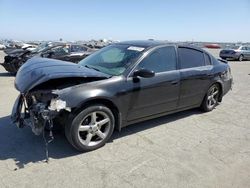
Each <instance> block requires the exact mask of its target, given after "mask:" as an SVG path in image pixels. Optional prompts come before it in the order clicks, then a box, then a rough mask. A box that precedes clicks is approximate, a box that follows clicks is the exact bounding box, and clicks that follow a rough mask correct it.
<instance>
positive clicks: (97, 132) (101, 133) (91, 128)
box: [78, 111, 111, 146]
mask: <svg viewBox="0 0 250 188" xmlns="http://www.w3.org/2000/svg"><path fill="white" fill-rule="evenodd" d="M110 124H111V120H110V118H109V116H108V114H106V113H105V112H103V111H94V112H91V113H90V114H88V115H87V116H85V117H84V118H83V120H82V122H81V123H80V125H79V128H78V137H79V140H80V142H81V143H82V144H83V145H85V146H96V145H97V144H99V143H101V142H102V141H103V140H104V139H105V138H106V137H107V136H108V133H109V131H110V128H111V125H110Z"/></svg>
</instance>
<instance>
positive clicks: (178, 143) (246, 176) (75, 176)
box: [0, 50, 250, 188]
mask: <svg viewBox="0 0 250 188" xmlns="http://www.w3.org/2000/svg"><path fill="white" fill-rule="evenodd" d="M211 52H212V53H213V54H215V55H218V51H216V50H213V51H211ZM0 56H1V57H0V58H1V60H0V61H2V60H3V56H4V54H3V53H2V52H0ZM230 65H231V68H232V73H233V76H234V86H233V90H232V91H231V92H230V93H229V94H227V95H226V96H225V97H224V98H223V102H222V104H221V105H219V106H218V107H217V108H216V109H215V110H214V111H212V112H210V113H201V112H200V111H199V110H189V111H185V112H181V113H177V114H174V115H170V116H166V117H162V118H158V119H155V120H151V121H147V122H144V123H140V124H136V125H132V126H129V127H127V128H124V129H123V130H122V132H121V133H117V132H116V133H115V134H114V136H113V137H112V140H111V141H110V142H109V143H108V144H106V146H105V147H103V148H101V149H99V150H96V151H93V152H89V153H78V152H76V151H75V150H74V149H73V148H72V147H71V146H70V145H69V144H68V143H67V141H66V139H65V138H64V136H63V134H59V133H58V134H56V135H55V140H54V142H53V143H51V145H50V163H49V164H47V163H44V161H43V160H44V157H45V153H44V142H43V139H42V137H37V136H35V135H33V133H32V132H31V130H30V129H29V128H28V127H27V128H24V129H18V128H16V127H15V126H14V125H12V124H11V123H10V116H9V115H10V113H11V109H12V105H13V103H14V100H15V98H16V97H17V94H18V93H17V91H16V90H15V88H14V86H13V82H14V77H13V76H11V75H9V74H8V73H6V72H5V71H4V69H3V68H2V67H1V68H0V88H1V89H0V187H20V188H21V187H32V188H33V187H140V188H141V187H154V188H155V187H198V188H200V187H211V188H215V187H242V188H243V187H250V62H249V61H244V62H242V63H239V62H233V61H231V62H230Z"/></svg>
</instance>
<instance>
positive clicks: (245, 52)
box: [220, 46, 250, 61]
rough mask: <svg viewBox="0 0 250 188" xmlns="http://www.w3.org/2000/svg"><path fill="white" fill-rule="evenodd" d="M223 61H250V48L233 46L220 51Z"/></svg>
mask: <svg viewBox="0 0 250 188" xmlns="http://www.w3.org/2000/svg"><path fill="white" fill-rule="evenodd" d="M220 57H221V58H222V59H225V60H226V59H235V60H239V61H243V60H248V59H250V46H233V47H231V48H230V49H224V50H221V51H220Z"/></svg>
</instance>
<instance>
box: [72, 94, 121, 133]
mask: <svg viewBox="0 0 250 188" xmlns="http://www.w3.org/2000/svg"><path fill="white" fill-rule="evenodd" d="M96 104H102V105H105V106H107V107H108V108H109V109H110V110H111V111H112V113H113V115H114V118H115V129H116V130H118V131H121V127H122V115H121V112H120V110H119V108H118V107H117V105H116V104H115V103H114V102H113V101H111V100H109V99H107V98H93V99H89V100H87V101H84V102H83V103H81V104H80V105H79V106H77V107H75V109H74V111H73V113H74V114H77V113H79V112H80V111H82V110H83V109H84V108H86V107H88V106H92V105H96Z"/></svg>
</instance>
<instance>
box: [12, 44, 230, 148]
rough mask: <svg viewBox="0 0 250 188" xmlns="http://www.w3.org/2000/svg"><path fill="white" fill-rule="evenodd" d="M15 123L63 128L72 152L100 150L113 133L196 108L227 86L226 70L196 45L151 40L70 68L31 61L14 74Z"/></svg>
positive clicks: (212, 102) (206, 106)
mask: <svg viewBox="0 0 250 188" xmlns="http://www.w3.org/2000/svg"><path fill="white" fill-rule="evenodd" d="M15 87H16V89H17V90H18V91H19V92H20V95H19V97H18V99H17V100H16V103H15V105H14V107H13V112H12V121H13V122H14V123H16V124H17V126H18V127H24V126H25V125H26V124H29V125H30V126H31V127H32V131H33V132H34V133H35V134H37V135H39V134H41V133H43V131H44V128H45V127H46V126H48V127H49V129H51V130H52V129H53V126H61V127H63V128H64V129H65V134H66V137H67V139H68V141H69V142H70V143H71V144H72V146H74V147H75V148H76V149H77V150H80V151H90V150H94V149H97V148H99V147H101V146H103V145H104V144H105V143H106V142H107V140H108V139H109V138H110V136H111V135H112V133H113V131H114V129H118V130H121V128H122V127H124V126H127V125H129V124H132V123H136V122H140V121H144V120H148V119H152V118H156V117H159V116H163V115H167V114H171V113H175V112H178V111H183V110H187V109H191V108H197V107H200V108H201V109H202V110H203V111H206V112H208V111H211V110H213V109H214V108H215V107H216V105H217V104H218V103H220V102H221V101H222V98H223V96H224V95H225V94H226V93H227V92H228V91H229V90H230V88H231V87H232V76H231V71H230V67H229V65H228V64H227V63H226V62H225V61H219V60H217V59H215V58H214V57H213V56H212V55H210V54H209V53H207V52H206V51H204V50H202V49H200V48H196V47H193V46H183V45H175V44H174V45H169V44H166V43H163V42H156V41H132V42H122V43H117V44H113V45H110V46H108V47H105V48H103V49H101V50H100V51H98V52H95V53H94V54H92V55H90V56H88V57H87V58H85V59H83V60H82V61H80V62H79V64H72V63H68V62H64V61H59V60H51V59H45V58H37V59H35V58H33V59H30V60H29V61H28V62H27V63H26V64H25V65H23V66H22V67H21V69H20V70H19V71H18V73H17V76H16V80H15Z"/></svg>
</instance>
